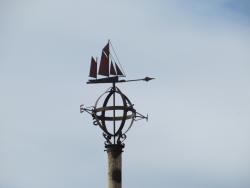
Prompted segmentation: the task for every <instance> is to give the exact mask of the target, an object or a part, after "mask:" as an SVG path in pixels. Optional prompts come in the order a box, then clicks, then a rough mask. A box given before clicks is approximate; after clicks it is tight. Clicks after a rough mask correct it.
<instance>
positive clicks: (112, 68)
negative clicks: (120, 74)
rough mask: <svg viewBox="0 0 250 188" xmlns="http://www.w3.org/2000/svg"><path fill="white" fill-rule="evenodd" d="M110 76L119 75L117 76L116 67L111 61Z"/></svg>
mask: <svg viewBox="0 0 250 188" xmlns="http://www.w3.org/2000/svg"><path fill="white" fill-rule="evenodd" d="M110 74H111V75H117V74H116V71H115V67H114V65H113V62H112V61H111V67H110Z"/></svg>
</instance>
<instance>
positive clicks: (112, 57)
mask: <svg viewBox="0 0 250 188" xmlns="http://www.w3.org/2000/svg"><path fill="white" fill-rule="evenodd" d="M109 55H110V56H109V57H110V59H111V60H113V63H117V61H116V59H115V57H114V56H113V55H112V54H111V53H109ZM122 73H123V75H122V76H121V77H126V75H125V73H124V70H123V69H122Z"/></svg>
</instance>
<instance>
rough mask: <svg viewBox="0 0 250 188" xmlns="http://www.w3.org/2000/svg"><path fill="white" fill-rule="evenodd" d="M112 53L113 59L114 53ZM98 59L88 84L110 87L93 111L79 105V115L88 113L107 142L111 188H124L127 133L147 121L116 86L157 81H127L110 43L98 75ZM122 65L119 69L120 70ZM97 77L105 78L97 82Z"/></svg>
mask: <svg viewBox="0 0 250 188" xmlns="http://www.w3.org/2000/svg"><path fill="white" fill-rule="evenodd" d="M111 49H112V51H113V52H114V55H112V53H111ZM97 62H98V61H97V58H96V59H94V58H93V57H92V58H91V63H90V72H89V77H91V79H90V80H88V82H87V84H101V83H111V84H112V86H111V87H110V88H108V89H107V90H106V91H105V92H104V93H103V94H102V95H101V96H100V97H99V98H98V99H97V101H96V102H95V105H94V106H92V107H84V105H80V112H81V113H83V112H87V113H88V114H90V115H91V116H92V118H93V124H94V125H98V126H99V127H100V128H101V129H102V131H103V136H104V138H105V140H106V141H105V148H106V151H107V153H108V163H109V165H108V166H109V170H108V184H109V188H121V177H122V176H121V153H122V149H123V148H124V146H125V144H124V143H123V142H124V140H125V139H126V133H127V132H128V130H129V129H130V128H131V126H132V125H133V122H134V121H137V120H141V119H146V120H148V115H147V116H144V115H142V114H140V113H139V112H137V111H136V110H135V108H134V104H132V103H131V101H130V100H129V98H128V97H127V96H126V95H124V94H123V93H122V92H121V90H120V89H119V88H118V87H117V86H116V84H118V83H125V82H132V81H150V80H152V79H154V78H150V77H145V78H142V79H133V80H126V79H123V78H124V77H126V75H125V73H124V70H123V68H122V66H121V64H120V62H119V59H118V57H117V55H116V53H115V50H114V48H113V46H112V44H111V42H110V40H109V41H108V43H107V44H106V45H105V47H104V48H103V50H102V55H101V60H100V65H99V70H98V72H97ZM118 65H120V66H118ZM97 74H98V75H100V76H102V78H97Z"/></svg>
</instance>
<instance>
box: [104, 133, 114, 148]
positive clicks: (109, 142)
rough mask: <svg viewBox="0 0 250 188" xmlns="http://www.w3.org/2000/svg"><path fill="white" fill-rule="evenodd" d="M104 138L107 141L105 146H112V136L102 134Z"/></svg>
mask: <svg viewBox="0 0 250 188" xmlns="http://www.w3.org/2000/svg"><path fill="white" fill-rule="evenodd" d="M102 135H103V137H104V138H105V139H106V141H105V142H104V144H105V145H110V144H112V142H111V141H110V139H111V136H110V135H107V134H105V133H102Z"/></svg>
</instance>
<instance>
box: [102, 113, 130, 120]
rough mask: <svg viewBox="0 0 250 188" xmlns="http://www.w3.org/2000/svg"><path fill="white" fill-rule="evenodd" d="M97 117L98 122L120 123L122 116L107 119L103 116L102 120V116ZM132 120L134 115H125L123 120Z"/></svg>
mask: <svg viewBox="0 0 250 188" xmlns="http://www.w3.org/2000/svg"><path fill="white" fill-rule="evenodd" d="M97 117H98V119H99V120H105V121H114V120H115V121H121V120H123V116H117V117H115V118H114V117H107V116H105V117H104V118H103V117H102V116H97ZM132 118H134V114H131V115H127V116H126V119H125V120H127V119H132Z"/></svg>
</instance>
